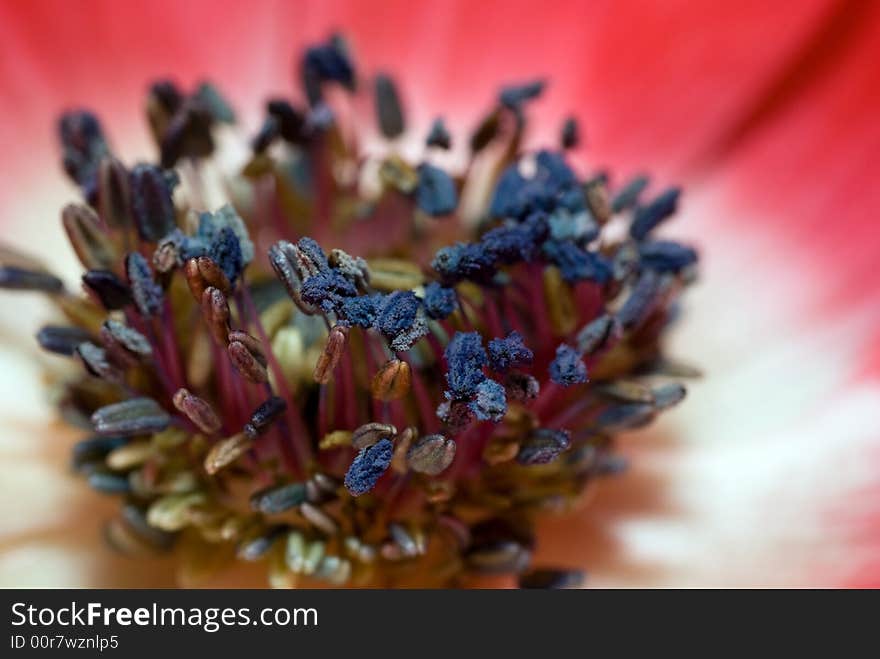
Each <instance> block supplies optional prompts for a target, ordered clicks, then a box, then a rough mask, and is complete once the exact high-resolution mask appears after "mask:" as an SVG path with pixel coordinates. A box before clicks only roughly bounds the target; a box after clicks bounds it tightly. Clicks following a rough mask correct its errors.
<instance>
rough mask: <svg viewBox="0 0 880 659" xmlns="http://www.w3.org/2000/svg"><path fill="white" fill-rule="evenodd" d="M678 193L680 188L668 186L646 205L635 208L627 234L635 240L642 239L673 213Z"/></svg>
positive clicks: (676, 204) (676, 206)
mask: <svg viewBox="0 0 880 659" xmlns="http://www.w3.org/2000/svg"><path fill="white" fill-rule="evenodd" d="M680 195H681V188H669V189H668V190H665V191H664V192H662V193H660V195H658V196H657V197H656V198H655V199H653V200H652V201H651V202H650V203H649V204H647V205H646V206H639V207H638V208H636V213H635V217H634V218H633V222H632V225H630V228H629V235H630V236H632V237H633V238H635V239H636V240H643V239H644V238H645V237H646V236H647V235H648V234H649V233H651V231H653V230H654V227H656V226H657V225H658V224H660V223H661V222H662V221H663V220H665V219H666V218H668V217H670V216H671V215H672V214H673V213H675V210H676V209H677V208H678V198H679V196H680Z"/></svg>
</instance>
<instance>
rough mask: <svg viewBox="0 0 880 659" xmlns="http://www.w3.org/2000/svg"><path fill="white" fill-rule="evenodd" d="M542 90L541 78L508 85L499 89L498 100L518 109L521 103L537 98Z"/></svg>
mask: <svg viewBox="0 0 880 659" xmlns="http://www.w3.org/2000/svg"><path fill="white" fill-rule="evenodd" d="M543 91H544V81H543V80H533V81H531V82H527V83H524V84H521V85H510V86H509V87H503V88H502V89H501V92H500V93H499V94H498V102H499V103H501V105H503V106H505V107H507V108H510V109H511V110H518V109H519V108H521V107H522V105H523V103H525V102H526V101H531V100H534V99H536V98H538V97H539V96H540V95H541V93H542V92H543Z"/></svg>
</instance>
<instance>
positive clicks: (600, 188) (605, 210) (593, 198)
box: [584, 179, 611, 224]
mask: <svg viewBox="0 0 880 659" xmlns="http://www.w3.org/2000/svg"><path fill="white" fill-rule="evenodd" d="M584 194H585V195H586V197H587V208H589V209H590V213H591V214H592V216H593V217H595V218H596V221H597V222H599V224H605V223H606V222H607V221H608V220H610V219H611V202H609V200H608V189H607V188H606V186H605V184H604V183H603V182H602V181H601V180H599V179H594V180H592V181H589V182H587V183H586V185H585V186H584Z"/></svg>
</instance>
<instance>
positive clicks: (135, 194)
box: [130, 163, 176, 242]
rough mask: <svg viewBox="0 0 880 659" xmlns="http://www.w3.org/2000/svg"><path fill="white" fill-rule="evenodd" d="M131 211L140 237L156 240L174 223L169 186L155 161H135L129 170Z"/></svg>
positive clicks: (168, 230) (166, 232)
mask: <svg viewBox="0 0 880 659" xmlns="http://www.w3.org/2000/svg"><path fill="white" fill-rule="evenodd" d="M130 178H131V211H132V215H133V216H134V221H135V226H136V227H137V230H138V233H139V234H140V236H141V238H143V239H144V240H148V241H150V242H156V241H157V240H160V239H161V238H164V237H165V236H166V235H167V234H168V233H169V232H171V231H173V230H174V228H175V225H176V222H175V216H174V202H173V201H172V199H171V190H172V188H171V186H170V185H168V180H167V178H166V176H165V172H164V171H163V170H162V169H160V168H159V167H156V166H155V165H147V164H143V163H141V164H138V165H135V167H134V169H132V170H131V176H130Z"/></svg>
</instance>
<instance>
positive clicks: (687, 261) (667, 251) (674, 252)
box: [639, 240, 697, 272]
mask: <svg viewBox="0 0 880 659" xmlns="http://www.w3.org/2000/svg"><path fill="white" fill-rule="evenodd" d="M639 256H640V258H641V264H642V267H643V268H645V269H646V270H655V271H657V272H680V271H681V270H683V269H684V268H686V267H688V266H689V265H693V264H694V263H696V262H697V252H696V251H695V250H694V249H693V248H691V247H687V246H686V245H682V244H680V243H676V242H671V241H666V240H658V241H656V242H649V243H643V244H642V245H640V246H639Z"/></svg>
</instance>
